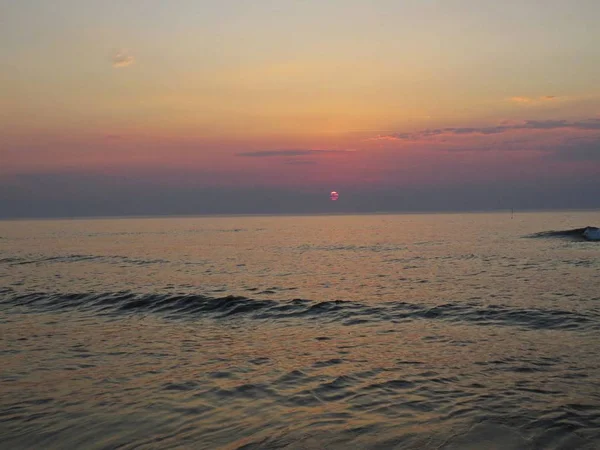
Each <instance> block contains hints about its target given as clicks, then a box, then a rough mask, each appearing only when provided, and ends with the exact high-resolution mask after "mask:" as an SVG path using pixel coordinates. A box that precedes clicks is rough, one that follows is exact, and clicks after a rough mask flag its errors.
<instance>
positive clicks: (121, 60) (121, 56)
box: [112, 50, 135, 68]
mask: <svg viewBox="0 0 600 450" xmlns="http://www.w3.org/2000/svg"><path fill="white" fill-rule="evenodd" d="M134 63H135V58H134V57H133V56H132V55H130V54H129V52H128V51H127V50H118V51H116V52H115V54H114V55H113V56H112V65H113V67H116V68H119V67H128V66H131V65H132V64H134Z"/></svg>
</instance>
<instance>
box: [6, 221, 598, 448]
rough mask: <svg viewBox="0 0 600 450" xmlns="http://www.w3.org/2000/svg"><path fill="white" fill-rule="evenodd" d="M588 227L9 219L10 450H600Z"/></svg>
mask: <svg viewBox="0 0 600 450" xmlns="http://www.w3.org/2000/svg"><path fill="white" fill-rule="evenodd" d="M586 225H596V226H598V225H600V213H598V212H552V213H527V214H516V215H515V218H514V219H512V220H511V218H510V214H462V215H458V214H457V215H372V216H330V217H326V216H319V217H308V216H302V217H221V218H181V219H119V220H117V219H115V220H112V219H103V220H70V221H27V222H25V221H24V222H10V221H7V222H0V338H1V342H2V346H1V347H0V355H1V358H2V359H1V362H2V364H1V370H0V393H1V396H0V447H1V448H7V449H18V448H48V449H52V448H56V449H64V448H86V449H96V448H98V449H100V448H102V449H109V448H124V449H133V448H198V449H216V448H223V449H235V448H244V449H262V448H265V449H272V448H290V449H296V448H301V449H306V448H308V449H313V448H314V449H320V448H327V449H331V448H340V449H342V448H343V449H346V448H356V449H363V448H364V449H375V448H377V449H386V448H398V449H405V448H406V449H411V448H415V449H417V448H419V449H421V448H425V449H429V448H431V449H492V448H497V449H538V448H539V449H578V448H582V449H592V448H593V449H595V448H600V364H599V363H600V357H599V356H598V355H599V350H600V339H599V338H600V277H599V274H600V243H592V242H585V241H579V240H576V239H572V238H571V237H560V236H556V237H551V236H547V237H532V236H531V235H532V234H534V233H537V232H540V231H546V230H567V229H572V228H577V227H583V226H586Z"/></svg>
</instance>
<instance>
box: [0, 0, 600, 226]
mask: <svg viewBox="0 0 600 450" xmlns="http://www.w3.org/2000/svg"><path fill="white" fill-rule="evenodd" d="M599 17H600V1H598V0H572V1H564V0H505V1H488V0H437V1H433V0H402V1H399V0H370V1H367V0H360V1H358V0H327V1H326V0H271V1H267V0H253V1H242V0H220V1H208V0H171V1H166V0H123V1H121V2H106V1H92V0H53V1H48V0H18V1H17V0H4V1H0V217H18V216H27V217H29V216H78V215H123V214H124V215H127V214H196V213H197V214H201V213H254V212H256V213H263V212H268V213H276V212H285V213H293V212H353V211H355V212H368V211H390V210H398V211H404V210H407V211H408V210H410V211H413V210H415V211H419V210H470V209H507V208H508V209H510V208H511V207H513V208H529V209H538V208H580V207H583V208H586V207H587V208H589V207H595V208H597V207H600V47H599V46H600V26H599V25H598V18H599ZM333 190H335V191H338V192H339V193H340V198H339V200H338V201H336V202H331V200H330V198H329V193H330V192H331V191H333Z"/></svg>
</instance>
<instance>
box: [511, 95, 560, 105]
mask: <svg viewBox="0 0 600 450" xmlns="http://www.w3.org/2000/svg"><path fill="white" fill-rule="evenodd" d="M557 99H558V97H557V96H556V95H544V96H542V97H522V96H517V97H511V98H509V99H508V101H509V102H511V103H517V104H521V105H534V104H540V103H545V102H552V101H555V100H557Z"/></svg>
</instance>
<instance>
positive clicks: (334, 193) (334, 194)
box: [329, 191, 340, 202]
mask: <svg viewBox="0 0 600 450" xmlns="http://www.w3.org/2000/svg"><path fill="white" fill-rule="evenodd" d="M329 198H330V199H331V200H332V201H334V202H335V201H336V200H337V199H338V198H340V194H338V193H337V192H335V191H332V192H331V194H329Z"/></svg>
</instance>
